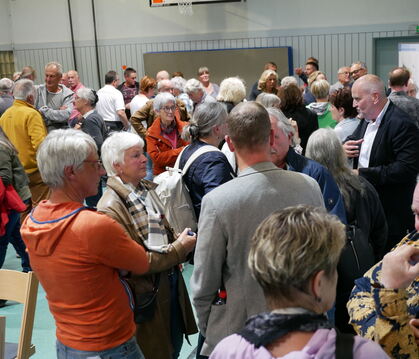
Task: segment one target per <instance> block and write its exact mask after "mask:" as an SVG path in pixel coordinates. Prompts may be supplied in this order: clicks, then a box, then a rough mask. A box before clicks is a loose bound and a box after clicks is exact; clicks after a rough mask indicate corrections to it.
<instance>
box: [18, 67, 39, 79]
mask: <svg viewBox="0 0 419 359" xmlns="http://www.w3.org/2000/svg"><path fill="white" fill-rule="evenodd" d="M28 77H33V78H35V77H36V71H35V69H34V68H33V67H32V66H24V67H23V68H22V73H21V74H20V78H21V79H26V78H28Z"/></svg>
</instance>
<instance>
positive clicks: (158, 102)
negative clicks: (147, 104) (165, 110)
mask: <svg viewBox="0 0 419 359" xmlns="http://www.w3.org/2000/svg"><path fill="white" fill-rule="evenodd" d="M170 101H172V102H173V103H174V104H176V99H175V97H174V96H173V95H172V94H171V93H169V92H161V93H159V94H158V95H157V96H156V97H155V98H154V100H153V109H154V111H156V112H157V111H160V110H161V109H162V107H163V106H165V105H166V104H167V103H168V102H170Z"/></svg>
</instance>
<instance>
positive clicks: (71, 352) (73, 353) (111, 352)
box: [57, 337, 144, 359]
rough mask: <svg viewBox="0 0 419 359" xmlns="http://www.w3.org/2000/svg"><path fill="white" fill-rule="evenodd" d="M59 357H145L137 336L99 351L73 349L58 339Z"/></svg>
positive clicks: (62, 358) (127, 358) (67, 358)
mask: <svg viewBox="0 0 419 359" xmlns="http://www.w3.org/2000/svg"><path fill="white" fill-rule="evenodd" d="M57 359H144V355H143V353H142V352H141V350H140V347H139V346H138V344H137V341H136V340H135V337H133V338H131V339H130V340H128V341H126V342H125V343H122V344H121V345H118V346H117V347H115V348H112V349H108V350H103V351H99V352H88V351H83V350H76V349H72V348H70V347H68V346H66V345H64V344H62V343H61V342H60V341H58V340H57Z"/></svg>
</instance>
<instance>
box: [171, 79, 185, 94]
mask: <svg viewBox="0 0 419 359" xmlns="http://www.w3.org/2000/svg"><path fill="white" fill-rule="evenodd" d="M170 81H172V86H173V88H174V89H177V90H179V91H180V92H183V89H184V87H185V84H186V80H185V79H184V78H183V77H180V76H176V77H172V78H171V80H170Z"/></svg>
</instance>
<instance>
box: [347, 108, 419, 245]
mask: <svg viewBox="0 0 419 359" xmlns="http://www.w3.org/2000/svg"><path fill="white" fill-rule="evenodd" d="M367 125H368V122H367V121H365V120H364V121H360V123H359V125H358V127H357V128H356V129H355V131H354V132H353V134H352V135H351V136H349V137H348V138H347V139H346V140H358V139H361V138H363V137H364V134H365V131H366V128H367ZM353 163H354V168H357V167H358V158H355V159H354V162H353ZM418 172H419V129H418V128H417V127H416V125H415V123H414V122H413V121H412V120H411V118H410V117H409V115H408V114H406V113H405V112H404V111H403V110H401V109H399V108H398V107H397V106H395V105H394V104H393V103H391V102H390V104H389V106H388V108H387V111H386V113H385V114H384V117H383V118H382V120H381V124H380V127H379V128H378V131H377V134H376V136H375V139H374V143H373V146H372V149H371V156H370V161H369V166H368V168H360V169H359V175H360V176H362V177H364V178H366V179H367V180H368V181H369V182H370V183H371V184H372V185H373V186H374V187H375V189H376V190H377V193H378V195H379V197H380V200H381V203H382V205H383V208H384V212H385V215H386V218H387V224H388V229H389V236H390V237H393V238H398V239H399V240H400V238H403V237H404V236H405V235H406V233H407V232H410V231H412V230H413V229H414V217H413V215H412V211H411V209H410V206H411V203H412V196H413V192H414V189H415V186H416V176H417V174H418ZM389 245H392V244H391V243H389Z"/></svg>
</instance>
